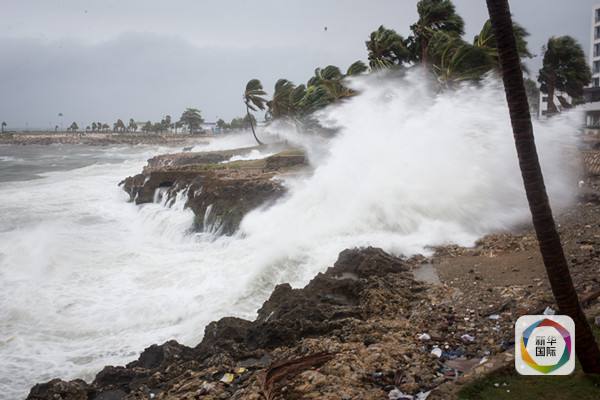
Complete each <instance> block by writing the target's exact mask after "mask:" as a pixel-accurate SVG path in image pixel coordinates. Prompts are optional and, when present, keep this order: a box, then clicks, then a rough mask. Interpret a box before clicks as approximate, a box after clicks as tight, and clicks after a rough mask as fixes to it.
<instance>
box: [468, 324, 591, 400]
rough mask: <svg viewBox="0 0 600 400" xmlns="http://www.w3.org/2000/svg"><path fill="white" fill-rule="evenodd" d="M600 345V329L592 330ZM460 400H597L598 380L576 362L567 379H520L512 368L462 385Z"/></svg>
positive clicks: (554, 377) (528, 377)
mask: <svg viewBox="0 0 600 400" xmlns="http://www.w3.org/2000/svg"><path fill="white" fill-rule="evenodd" d="M594 334H595V336H596V340H597V341H598V342H600V328H598V327H594ZM458 398H459V399H461V400H505V399H513V400H514V399H519V400H534V399H535V400H538V399H544V400H570V399H577V400H598V399H600V376H594V375H586V374H584V373H583V372H582V371H581V366H580V365H579V362H577V365H576V367H575V372H574V373H573V374H572V375H568V376H523V375H519V374H518V373H517V371H515V370H514V368H512V367H511V368H509V369H507V370H505V371H502V372H498V373H495V374H493V375H490V376H487V377H485V378H482V379H480V380H477V381H475V382H473V383H470V384H467V385H465V386H464V387H463V388H462V389H461V390H460V392H459V393H458Z"/></svg>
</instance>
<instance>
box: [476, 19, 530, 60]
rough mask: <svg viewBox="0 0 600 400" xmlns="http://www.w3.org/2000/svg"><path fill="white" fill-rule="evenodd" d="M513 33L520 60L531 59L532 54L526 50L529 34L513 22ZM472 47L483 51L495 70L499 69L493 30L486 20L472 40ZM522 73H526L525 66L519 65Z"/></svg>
mask: <svg viewBox="0 0 600 400" xmlns="http://www.w3.org/2000/svg"><path fill="white" fill-rule="evenodd" d="M513 32H514V34H515V39H516V41H517V51H518V52H519V56H520V57H521V58H531V57H533V54H531V52H530V51H529V49H528V48H527V37H528V36H529V32H527V30H526V29H525V28H523V27H522V26H521V25H519V24H518V23H516V22H513ZM473 46H475V47H478V48H480V49H483V50H485V51H486V52H487V53H488V55H489V57H490V58H492V59H493V60H494V62H495V64H496V67H495V68H496V69H500V61H499V60H498V49H497V44H496V37H495V36H494V30H493V29H492V23H491V22H490V20H489V19H488V20H487V21H486V22H485V23H484V24H483V27H482V28H481V32H479V34H478V35H476V36H475V38H474V39H473ZM521 68H522V69H523V71H525V72H527V68H526V65H525V64H524V63H521Z"/></svg>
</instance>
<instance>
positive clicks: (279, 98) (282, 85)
mask: <svg viewBox="0 0 600 400" xmlns="http://www.w3.org/2000/svg"><path fill="white" fill-rule="evenodd" d="M294 89H296V86H295V85H294V84H293V83H292V82H291V81H288V80H287V79H279V80H278V81H277V83H275V90H274V91H273V98H272V99H271V100H270V101H267V107H268V110H269V111H268V113H269V116H270V117H271V118H275V119H276V118H281V117H285V116H289V115H290V114H292V113H293V111H294V104H293V99H292V93H293V92H294Z"/></svg>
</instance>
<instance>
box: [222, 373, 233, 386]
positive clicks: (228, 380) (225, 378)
mask: <svg viewBox="0 0 600 400" xmlns="http://www.w3.org/2000/svg"><path fill="white" fill-rule="evenodd" d="M234 379H235V375H233V374H231V373H229V372H228V373H226V374H223V377H222V378H221V382H223V383H227V384H229V383H231V382H233V380H234Z"/></svg>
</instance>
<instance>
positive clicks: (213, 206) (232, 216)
mask: <svg viewBox="0 0 600 400" xmlns="http://www.w3.org/2000/svg"><path fill="white" fill-rule="evenodd" d="M250 150H252V148H249V149H242V150H236V151H218V152H203V153H191V152H187V153H177V154H168V155H162V156H158V157H154V158H151V159H150V160H148V165H147V166H146V167H145V168H144V171H143V172H142V173H141V174H138V175H135V176H132V177H128V178H126V179H125V180H123V181H122V182H121V183H120V185H122V186H123V189H124V190H125V191H126V192H127V193H128V194H129V196H130V199H131V201H134V202H135V203H136V204H144V203H150V202H153V201H155V200H161V199H163V200H165V199H164V198H163V196H166V198H167V201H166V204H167V205H169V204H172V201H174V199H175V197H176V196H177V194H178V193H179V192H181V191H185V196H186V204H185V206H186V207H188V208H190V209H191V210H192V211H193V212H194V214H195V215H196V219H195V224H194V225H195V229H196V230H198V231H208V232H212V233H216V234H225V235H231V234H233V233H234V232H235V231H236V230H237V228H238V227H239V224H240V222H241V220H242V218H243V217H244V215H246V214H247V213H248V212H249V211H251V210H253V209H255V208H257V207H261V206H265V207H266V206H268V205H270V204H271V203H272V202H274V201H275V200H276V199H278V198H280V197H281V196H282V195H283V194H284V193H285V187H284V186H283V185H282V183H281V182H280V181H279V180H277V179H276V177H277V176H279V175H281V174H283V173H287V172H290V171H292V170H294V169H296V168H300V167H302V166H303V165H304V163H305V157H304V154H302V153H300V152H298V151H284V152H279V153H277V154H274V155H272V156H270V157H267V158H265V159H259V160H248V161H232V162H227V160H229V159H231V157H233V156H235V155H239V154H243V152H246V153H247V152H248V151H250ZM160 188H163V189H162V190H163V192H162V193H161V194H160V198H158V199H157V198H156V193H157V190H160Z"/></svg>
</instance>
